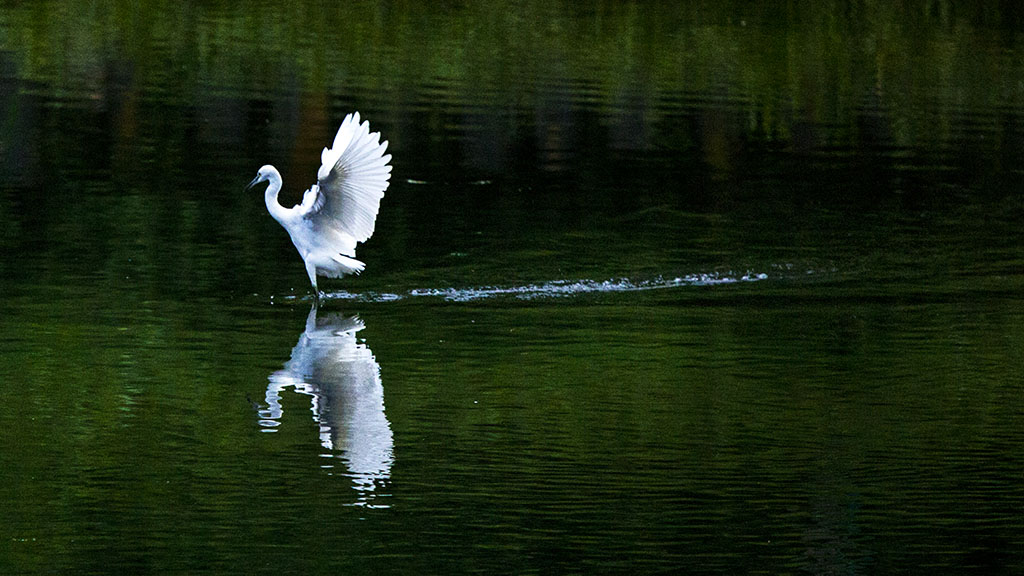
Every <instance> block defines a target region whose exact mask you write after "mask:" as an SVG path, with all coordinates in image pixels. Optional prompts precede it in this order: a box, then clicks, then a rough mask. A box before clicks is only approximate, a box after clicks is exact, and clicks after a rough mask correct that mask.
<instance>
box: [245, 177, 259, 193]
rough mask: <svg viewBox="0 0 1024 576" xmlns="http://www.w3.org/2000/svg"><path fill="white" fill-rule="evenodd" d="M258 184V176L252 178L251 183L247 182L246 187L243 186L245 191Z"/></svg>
mask: <svg viewBox="0 0 1024 576" xmlns="http://www.w3.org/2000/svg"><path fill="white" fill-rule="evenodd" d="M259 182H260V177H259V176H257V177H255V178H253V179H252V182H249V183H248V184H247V185H246V186H245V189H246V190H249V189H250V188H252V187H253V186H255V185H257V184H259Z"/></svg>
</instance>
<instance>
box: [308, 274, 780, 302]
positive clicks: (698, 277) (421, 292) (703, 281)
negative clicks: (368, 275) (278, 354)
mask: <svg viewBox="0 0 1024 576" xmlns="http://www.w3.org/2000/svg"><path fill="white" fill-rule="evenodd" d="M767 278H768V275H767V274H765V273H759V272H751V271H747V272H745V273H743V274H722V273H706V274H690V275H687V276H673V277H671V278H665V277H663V276H658V277H656V278H654V279H650V280H630V279H628V278H617V279H609V280H552V281H550V282H544V283H540V284H525V285H522V286H478V287H470V288H415V289H412V290H409V291H408V292H406V293H404V294H396V293H390V292H359V293H354V292H346V291H344V290H342V291H338V292H330V293H327V294H325V295H324V297H325V298H327V299H330V300H349V301H355V302H392V301H397V300H404V299H408V298H440V299H442V300H445V301H448V302H473V301H477V300H485V299H488V298H499V297H511V298H517V299H520V300H538V299H545V298H566V297H572V296H578V295H583V294H594V293H617V292H639V291H645V290H661V289H667V288H682V287H687V286H719V285H723V284H736V283H740V282H757V281H760V280H766V279H767ZM297 298H299V297H295V296H292V297H289V299H297Z"/></svg>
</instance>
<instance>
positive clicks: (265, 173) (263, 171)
mask: <svg viewBox="0 0 1024 576" xmlns="http://www.w3.org/2000/svg"><path fill="white" fill-rule="evenodd" d="M274 172H276V170H274V167H273V166H271V165H270V164H267V165H266V166H263V167H261V168H260V169H259V171H258V172H256V177H255V178H253V179H252V182H249V185H248V186H246V187H245V189H246V190H248V189H250V188H252V187H253V186H255V185H257V184H259V183H260V182H266V181H267V180H270V175H271V174H273V173H274Z"/></svg>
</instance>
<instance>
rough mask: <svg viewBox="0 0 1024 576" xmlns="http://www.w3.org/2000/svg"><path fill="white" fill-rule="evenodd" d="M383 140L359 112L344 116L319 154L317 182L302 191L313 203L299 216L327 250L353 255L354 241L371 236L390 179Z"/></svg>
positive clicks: (305, 203)
mask: <svg viewBox="0 0 1024 576" xmlns="http://www.w3.org/2000/svg"><path fill="white" fill-rule="evenodd" d="M387 147H388V142H387V140H385V141H384V142H381V141H380V133H379V132H370V123H369V122H363V123H361V124H360V122H359V113H358V112H354V113H352V114H349V115H348V116H346V117H345V120H344V121H342V123H341V127H340V128H338V134H337V135H336V136H335V137H334V142H333V144H332V145H331V147H330V148H324V150H323V152H322V153H321V155H320V160H321V166H320V169H319V170H318V171H317V184H316V185H315V186H313V187H312V188H311V189H310V191H309V192H307V194H308V193H315V194H316V196H315V199H314V201H312V202H309V203H308V204H307V202H306V200H305V198H304V199H303V202H302V204H303V206H307V205H308V209H306V210H305V213H304V217H305V218H308V219H310V220H312V221H313V224H314V227H315V229H317V230H318V231H319V232H320V236H321V238H323V239H324V240H326V241H328V242H329V243H330V244H331V245H332V246H331V248H332V249H334V250H336V251H337V252H341V253H344V254H346V255H350V256H352V255H354V250H355V243H356V242H364V241H366V239H368V238H369V237H370V236H372V235H373V229H374V226H375V225H376V222H377V211H378V210H379V209H380V201H381V198H383V197H384V191H385V190H387V188H388V184H389V182H388V180H389V179H390V178H391V166H390V164H389V163H390V162H391V155H390V154H384V151H385V150H387Z"/></svg>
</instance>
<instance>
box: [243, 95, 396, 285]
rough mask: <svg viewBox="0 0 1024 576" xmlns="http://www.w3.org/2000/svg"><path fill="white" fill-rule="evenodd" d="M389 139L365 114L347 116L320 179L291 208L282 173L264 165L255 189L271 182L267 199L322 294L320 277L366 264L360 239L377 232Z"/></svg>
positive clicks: (355, 271)
mask: <svg viewBox="0 0 1024 576" xmlns="http://www.w3.org/2000/svg"><path fill="white" fill-rule="evenodd" d="M387 147H388V143H387V140H385V141H384V142H381V141H380V133H379V132H370V123H369V122H363V123H362V124H360V123H359V113H358V112H354V113H352V114H349V115H348V116H345V120H344V121H342V123H341V127H340V128H338V134H337V136H335V137H334V143H333V144H332V145H331V147H330V148H324V151H323V153H322V154H321V155H320V160H321V162H322V165H321V166H320V170H318V171H317V175H316V176H317V183H316V184H314V185H312V186H311V187H310V188H309V190H306V192H305V194H303V195H302V202H301V203H300V204H297V205H295V206H293V207H292V208H285V207H284V206H282V205H281V204H280V203H279V202H278V200H277V196H278V193H280V191H281V173H280V172H278V171H277V168H274V167H273V166H271V165H269V164H268V165H266V166H263V167H262V168H260V169H259V172H258V173H257V174H256V178H254V179H253V181H252V182H250V183H249V187H252V186H255V185H256V184H258V183H260V182H263V181H268V182H269V183H270V184H269V185H268V186H267V191H266V193H265V194H264V199H265V200H266V203H267V210H268V211H269V212H270V215H271V216H273V217H274V219H275V220H277V221H278V222H280V223H281V226H284V229H285V230H287V231H288V235H289V236H291V238H292V243H293V244H295V248H297V249H298V251H299V255H300V256H302V260H303V261H304V262H305V263H306V273H307V274H308V275H309V281H310V283H311V284H312V285H313V293H314V295H315V296H318V295H319V292H318V291H317V286H316V277H317V276H318V275H319V276H326V277H328V278H340V277H341V276H344V275H345V274H358V273H360V272H362V271H363V268H364V267H365V264H363V263H362V262H360V261H359V260H356V259H355V255H356V243H358V242H364V241H365V240H366V239H367V238H369V237H370V236H371V235H373V228H374V225H375V224H376V221H377V211H378V210H379V209H380V200H381V198H383V197H384V191H385V190H387V188H388V179H390V178H391V166H390V165H389V164H388V162H390V161H391V155H390V154H385V153H384V151H385V150H387Z"/></svg>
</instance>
